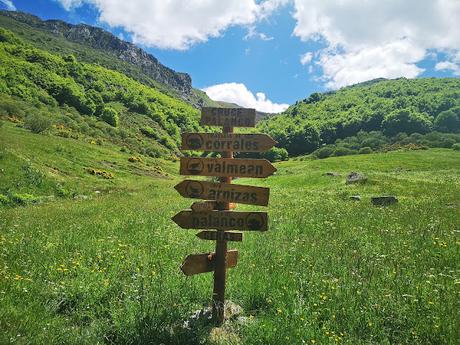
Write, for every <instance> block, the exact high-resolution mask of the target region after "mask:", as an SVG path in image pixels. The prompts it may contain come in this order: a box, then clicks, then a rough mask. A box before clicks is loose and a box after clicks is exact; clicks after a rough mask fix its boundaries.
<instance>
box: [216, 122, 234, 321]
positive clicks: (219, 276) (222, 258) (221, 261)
mask: <svg viewBox="0 0 460 345" xmlns="http://www.w3.org/2000/svg"><path fill="white" fill-rule="evenodd" d="M222 133H224V134H228V133H233V127H224V128H223V130H222ZM222 157H223V158H233V152H232V151H226V152H222ZM220 182H222V183H232V178H231V177H221V178H220ZM218 208H219V209H220V210H229V209H230V203H228V202H222V203H219V205H218ZM220 233H222V235H221V236H219V235H220ZM223 233H224V231H223V230H218V236H217V240H216V257H215V260H216V261H215V266H214V289H213V294H212V302H213V303H212V319H213V321H214V323H215V324H216V325H217V326H220V325H222V323H223V322H224V312H225V281H226V274H227V272H226V266H227V265H226V260H227V241H226V240H225V237H224V236H223Z"/></svg>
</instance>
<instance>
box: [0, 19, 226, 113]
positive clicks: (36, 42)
mask: <svg viewBox="0 0 460 345" xmlns="http://www.w3.org/2000/svg"><path fill="white" fill-rule="evenodd" d="M0 27H3V28H6V29H8V30H11V31H12V32H14V33H15V34H16V35H18V36H19V37H20V38H21V39H23V40H24V41H26V42H27V43H29V44H31V45H33V46H35V47H36V48H39V49H42V50H46V51H48V52H51V53H54V54H60V55H67V54H72V55H74V56H75V57H76V58H77V59H78V60H79V61H82V62H87V63H96V64H99V65H101V66H103V67H106V68H108V69H111V70H115V71H118V72H120V73H122V74H125V75H127V76H129V77H131V78H133V79H135V80H137V81H139V82H141V83H143V84H145V85H147V86H150V87H154V88H156V89H158V90H159V91H161V92H163V93H167V94H169V95H170V96H172V97H175V98H179V99H182V100H184V101H186V102H188V103H190V104H192V105H193V106H195V107H201V106H206V105H211V106H218V105H217V103H216V102H214V101H212V100H211V99H210V98H209V97H208V96H207V95H206V93H204V92H202V91H201V90H197V89H194V88H193V87H192V79H191V77H190V76H189V75H188V74H187V73H179V72H175V71H174V70H172V69H171V68H168V67H166V66H164V65H163V64H161V63H160V62H159V61H158V60H157V59H156V58H155V57H154V56H152V55H151V54H148V53H147V52H145V51H144V50H143V49H141V48H139V47H137V46H136V45H134V44H132V43H130V42H127V41H124V40H121V39H119V38H118V37H116V36H114V35H113V34H111V33H110V32H108V31H105V30H103V29H101V28H98V27H94V26H90V25H86V24H78V25H72V24H69V23H66V22H64V21H61V20H41V19H40V18H39V17H36V16H34V15H31V14H28V13H24V12H17V11H4V10H0Z"/></svg>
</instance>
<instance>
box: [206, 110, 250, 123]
mask: <svg viewBox="0 0 460 345" xmlns="http://www.w3.org/2000/svg"><path fill="white" fill-rule="evenodd" d="M200 125H202V126H223V127H255V125H256V110H255V109H248V108H210V107H204V108H202V109H201V121H200Z"/></svg>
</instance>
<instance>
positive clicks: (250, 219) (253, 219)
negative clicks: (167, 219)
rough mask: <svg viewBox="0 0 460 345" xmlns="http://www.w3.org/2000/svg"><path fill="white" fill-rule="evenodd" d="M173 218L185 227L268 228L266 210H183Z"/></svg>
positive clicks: (261, 229)
mask: <svg viewBox="0 0 460 345" xmlns="http://www.w3.org/2000/svg"><path fill="white" fill-rule="evenodd" d="M172 220H173V221H174V222H175V223H176V224H177V225H179V226H180V227H181V228H183V229H216V230H249V231H267V230H268V216H267V213H266V212H236V211H211V212H193V211H181V212H179V213H178V214H176V215H175V216H174V217H173V218H172Z"/></svg>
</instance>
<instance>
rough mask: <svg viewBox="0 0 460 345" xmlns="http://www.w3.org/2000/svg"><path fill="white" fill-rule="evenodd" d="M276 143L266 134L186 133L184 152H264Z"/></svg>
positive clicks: (183, 139)
mask: <svg viewBox="0 0 460 345" xmlns="http://www.w3.org/2000/svg"><path fill="white" fill-rule="evenodd" d="M275 144H276V141H274V140H273V139H272V138H271V137H269V136H268V135H266V134H223V133H184V134H182V147H181V149H182V150H195V151H218V152H222V151H235V152H263V151H267V150H270V149H271V148H272V147H273V146H275Z"/></svg>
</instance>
